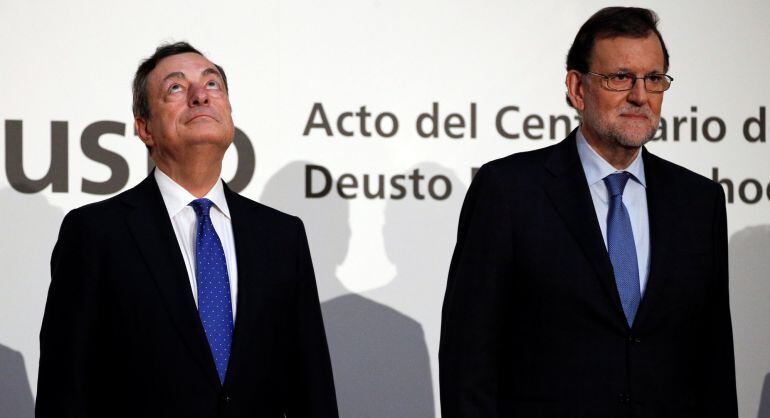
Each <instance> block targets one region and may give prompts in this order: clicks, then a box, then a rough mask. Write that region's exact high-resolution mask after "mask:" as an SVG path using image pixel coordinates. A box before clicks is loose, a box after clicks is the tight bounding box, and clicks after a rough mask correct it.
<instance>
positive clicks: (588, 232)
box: [545, 131, 628, 327]
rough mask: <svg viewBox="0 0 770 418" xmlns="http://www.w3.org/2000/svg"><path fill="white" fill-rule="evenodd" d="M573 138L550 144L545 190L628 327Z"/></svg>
mask: <svg viewBox="0 0 770 418" xmlns="http://www.w3.org/2000/svg"><path fill="white" fill-rule="evenodd" d="M575 141H576V139H575V131H572V133H571V134H570V135H569V136H568V137H567V138H566V139H565V140H564V141H562V142H561V143H560V144H558V145H556V146H555V147H554V150H553V153H552V154H551V156H550V157H549V158H548V161H546V169H547V170H548V171H549V172H550V173H551V175H552V177H550V178H547V179H546V181H545V189H546V193H547V194H548V197H549V198H550V199H551V202H552V203H553V205H554V207H555V209H556V211H557V212H558V213H559V215H560V216H561V218H562V219H563V220H564V223H565V224H566V225H567V228H568V229H569V230H570V232H571V233H572V236H573V237H574V238H575V240H576V241H577V242H578V243H579V244H580V247H581V248H582V249H583V253H584V254H585V256H586V258H587V259H588V260H589V261H590V263H591V265H592V266H593V268H594V270H595V271H596V277H597V279H598V280H599V282H600V284H601V286H602V288H603V289H604V290H605V293H606V294H607V298H608V300H609V301H610V303H611V304H612V309H613V311H615V313H616V315H615V317H616V319H617V320H618V323H619V324H622V325H623V326H625V327H628V324H627V323H626V320H625V314H624V313H623V307H622V305H621V302H620V296H619V295H618V290H617V286H616V284H615V276H614V273H613V270H612V264H611V263H610V258H609V255H608V254H607V248H606V247H605V245H604V238H602V234H601V229H600V227H599V223H598V221H597V219H596V210H595V209H594V204H593V200H591V192H590V190H589V189H588V183H587V180H586V177H585V173H584V172H583V166H582V165H581V163H580V157H579V155H578V152H577V144H576V142H575Z"/></svg>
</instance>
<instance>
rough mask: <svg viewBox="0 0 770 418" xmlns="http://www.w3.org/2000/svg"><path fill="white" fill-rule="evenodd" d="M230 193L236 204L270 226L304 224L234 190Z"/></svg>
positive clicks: (294, 217) (292, 216) (296, 218)
mask: <svg viewBox="0 0 770 418" xmlns="http://www.w3.org/2000/svg"><path fill="white" fill-rule="evenodd" d="M230 193H231V196H232V197H233V201H234V203H236V204H238V205H241V206H242V207H243V208H245V209H246V210H248V211H252V212H254V216H255V217H258V218H259V219H260V220H262V221H267V222H268V223H269V224H273V225H278V226H280V225H284V224H291V225H295V224H297V223H301V222H302V221H301V220H300V219H299V218H298V217H296V216H294V215H291V214H288V213H286V212H282V211H280V210H278V209H275V208H273V207H270V206H267V205H265V204H263V203H259V202H257V201H255V200H252V199H250V198H248V197H246V196H244V195H242V194H240V193H236V192H233V191H232V190H231V191H230ZM230 212H231V213H232V208H230Z"/></svg>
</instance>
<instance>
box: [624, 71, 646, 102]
mask: <svg viewBox="0 0 770 418" xmlns="http://www.w3.org/2000/svg"><path fill="white" fill-rule="evenodd" d="M648 94H649V93H648V92H647V88H646V87H645V85H644V79H643V78H637V79H636V82H635V83H634V86H633V87H631V90H629V91H628V101H629V102H631V103H633V104H636V105H639V106H641V105H643V104H645V103H647V95H648Z"/></svg>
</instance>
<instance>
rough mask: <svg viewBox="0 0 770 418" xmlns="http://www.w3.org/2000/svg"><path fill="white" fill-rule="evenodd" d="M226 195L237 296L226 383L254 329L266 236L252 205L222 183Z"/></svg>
mask: <svg viewBox="0 0 770 418" xmlns="http://www.w3.org/2000/svg"><path fill="white" fill-rule="evenodd" d="M224 189H225V198H226V199H227V206H228V208H229V209H230V216H231V222H232V227H233V239H234V241H235V257H236V265H237V267H238V300H237V305H236V309H237V310H236V319H235V328H234V330H233V345H232V349H231V352H230V363H229V365H228V369H227V376H226V377H225V387H227V386H230V385H231V384H232V381H233V380H235V379H237V378H238V370H239V369H241V367H240V366H239V364H241V363H242V362H243V361H244V359H248V357H249V353H248V349H247V346H248V344H247V341H248V338H247V335H249V334H250V333H252V332H253V331H254V329H255V325H254V323H255V320H256V319H257V318H254V316H253V315H250V314H248V313H250V312H255V308H254V306H253V305H254V304H255V303H258V300H259V298H258V297H257V296H258V295H257V293H258V291H259V289H258V288H257V286H258V284H259V281H260V280H261V279H263V278H264V277H266V276H267V274H268V273H267V266H268V265H269V261H270V260H269V257H268V248H267V245H268V238H267V237H266V236H265V231H264V228H263V227H262V224H261V219H260V218H259V216H258V213H256V211H255V210H254V208H253V206H251V205H250V204H248V202H247V201H246V200H245V199H244V198H242V197H240V196H238V195H237V194H236V193H235V192H233V191H231V190H230V188H229V187H227V184H225V188H224Z"/></svg>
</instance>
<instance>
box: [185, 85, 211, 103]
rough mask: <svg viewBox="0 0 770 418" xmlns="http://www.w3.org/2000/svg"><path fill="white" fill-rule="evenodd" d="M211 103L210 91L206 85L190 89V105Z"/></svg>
mask: <svg viewBox="0 0 770 418" xmlns="http://www.w3.org/2000/svg"><path fill="white" fill-rule="evenodd" d="M208 104H209V91H208V90H207V89H206V88H205V87H204V86H193V87H192V88H191V89H190V98H189V105H190V106H202V105H208Z"/></svg>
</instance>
